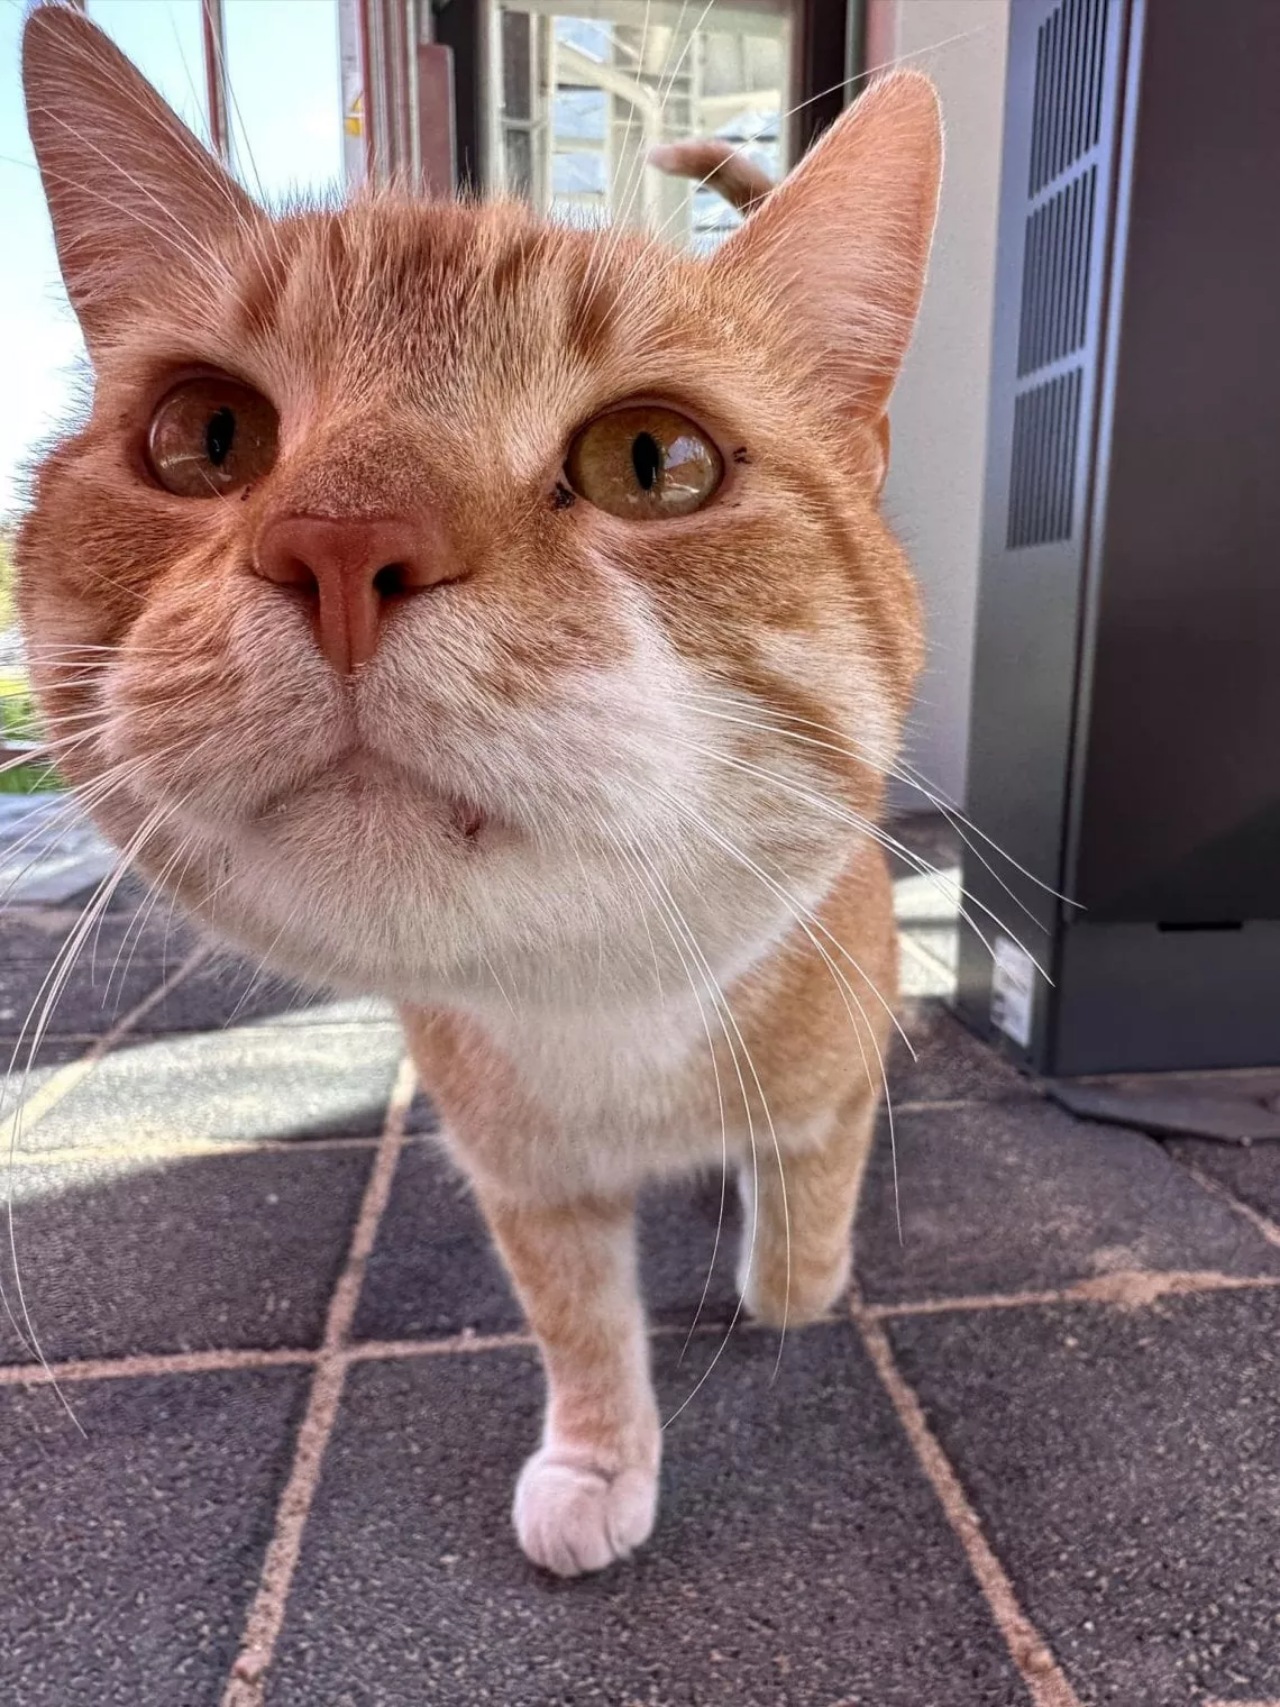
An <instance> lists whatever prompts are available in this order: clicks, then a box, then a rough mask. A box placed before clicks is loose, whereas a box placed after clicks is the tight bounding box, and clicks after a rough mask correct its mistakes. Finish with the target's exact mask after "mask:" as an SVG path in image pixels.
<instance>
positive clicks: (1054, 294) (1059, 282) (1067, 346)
mask: <svg viewBox="0 0 1280 1707" xmlns="http://www.w3.org/2000/svg"><path fill="white" fill-rule="evenodd" d="M1097 176H1098V175H1097V172H1096V170H1095V169H1094V168H1093V167H1092V166H1090V168H1089V170H1088V171H1087V172H1084V173H1082V174H1081V175H1080V176H1079V177H1076V178H1072V180H1071V181H1070V183H1068V184H1067V185H1066V186H1065V188H1063V189H1061V190H1059V191H1058V193H1057V194H1056V195H1055V196H1053V197H1052V198H1051V199H1050V200H1049V201H1047V202H1045V203H1044V205H1043V206H1042V207H1039V208H1037V209H1036V211H1035V212H1034V213H1033V214H1032V215H1031V217H1030V219H1029V220H1028V221H1027V234H1026V244H1025V248H1024V250H1023V259H1022V324H1021V328H1020V331H1019V334H1018V378H1019V379H1022V378H1024V377H1025V376H1026V375H1027V374H1029V373H1034V372H1035V370H1036V369H1037V368H1041V367H1045V366H1046V365H1047V364H1048V363H1049V362H1056V361H1060V360H1061V359H1062V357H1063V356H1069V355H1071V354H1073V353H1074V352H1075V351H1076V350H1078V349H1079V348H1080V346H1081V345H1082V344H1083V343H1084V340H1085V331H1086V328H1087V324H1088V311H1089V255H1090V251H1091V248H1092V243H1093V201H1094V187H1095V184H1096V182H1097Z"/></svg>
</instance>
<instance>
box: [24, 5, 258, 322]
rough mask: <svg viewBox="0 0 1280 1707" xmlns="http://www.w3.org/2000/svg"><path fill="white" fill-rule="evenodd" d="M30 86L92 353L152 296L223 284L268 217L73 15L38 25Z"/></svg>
mask: <svg viewBox="0 0 1280 1707" xmlns="http://www.w3.org/2000/svg"><path fill="white" fill-rule="evenodd" d="M22 82H23V88H24V91H25V93H26V100H27V123H28V125H29V127H30V130H31V142H32V146H33V147H34V149H35V154H36V161H37V163H38V165H39V167H40V176H41V179H42V180H43V182H44V192H45V197H46V199H47V201H48V203H49V214H50V217H51V218H52V220H53V232H54V239H55V241H56V243H57V247H58V261H59V264H60V265H61V268H62V276H63V279H64V281H65V283H66V287H67V294H68V296H69V297H70V298H71V305H72V307H73V308H74V309H75V311H76V314H77V315H78V316H79V319H80V324H81V326H82V327H83V329H84V335H85V341H86V342H87V343H88V345H89V349H90V352H91V353H92V352H93V351H94V349H95V346H97V345H98V344H99V343H100V342H101V341H102V340H104V339H105V338H107V337H108V336H109V335H110V331H111V328H112V327H113V326H114V325H118V324H119V323H120V321H121V319H122V318H127V317H128V313H129V310H130V308H131V307H132V306H136V304H137V301H138V299H139V297H140V295H141V293H142V292H143V290H144V289H148V288H149V289H154V288H156V284H157V281H161V282H168V283H170V284H171V283H172V281H173V279H174V278H175V277H176V276H179V275H181V274H183V273H185V274H187V275H191V274H192V273H193V272H194V273H195V274H196V275H197V276H199V275H201V274H203V275H204V276H209V275H212V274H216V272H217V271H218V268H219V266H220V265H221V262H220V259H219V242H220V241H221V240H223V239H225V236H226V234H227V232H228V231H234V230H235V228H236V227H237V226H238V225H245V224H256V223H258V222H259V221H261V220H263V219H265V217H266V216H265V215H264V214H263V213H262V212H261V210H260V209H259V208H257V207H255V205H254V204H253V202H251V201H250V200H249V198H248V196H246V195H245V193H244V191H243V190H242V189H241V188H240V186H239V185H238V184H237V183H236V182H235V181H234V179H232V178H231V177H230V176H229V175H228V174H227V173H226V172H225V171H224V170H223V168H222V167H221V166H220V165H219V164H218V162H217V161H216V160H215V159H214V158H213V156H212V155H211V154H210V153H209V152H208V150H207V149H206V148H205V147H204V146H203V145H202V144H201V143H200V142H199V141H198V140H197V138H196V137H194V136H193V135H192V133H191V132H190V131H189V130H188V129H187V127H186V126H185V125H184V124H183V123H182V121H181V120H180V119H179V118H178V116H177V115H176V113H174V112H173V111H172V110H171V109H170V108H169V107H167V106H166V105H165V103H164V102H163V101H162V100H161V99H160V97H159V95H157V94H156V92H155V90H154V89H153V88H152V87H151V85H150V84H149V83H148V82H147V80H146V79H145V78H144V77H143V76H142V75H141V73H140V72H138V71H137V70H135V68H134V67H133V65H131V64H130V62H129V61H128V60H127V59H126V58H125V56H124V55H123V54H122V53H121V52H120V50H119V48H117V47H116V46H115V44H114V43H113V42H112V41H111V40H110V38H109V37H108V36H106V35H104V34H103V32H102V31H101V30H100V29H98V28H97V27H96V25H94V24H91V23H90V22H89V20H88V19H87V18H86V17H84V16H83V15H82V14H81V13H80V12H78V11H75V10H73V9H72V8H71V7H70V6H62V5H44V6H39V7H37V8H36V10H35V11H33V12H32V14H31V16H30V17H29V18H28V19H27V25H26V30H25V32H24V34H23V38H22Z"/></svg>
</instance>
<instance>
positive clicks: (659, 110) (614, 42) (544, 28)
mask: <svg viewBox="0 0 1280 1707" xmlns="http://www.w3.org/2000/svg"><path fill="white" fill-rule="evenodd" d="M492 4H493V5H494V12H495V24H496V31H497V53H498V57H499V63H500V66H501V89H500V91H499V92H498V93H497V94H496V95H495V100H496V102H497V111H496V112H494V113H493V114H492V115H491V117H492V121H493V125H494V136H495V141H496V150H495V152H496V157H497V167H496V170H495V172H494V178H495V184H494V188H496V189H502V190H506V191H509V192H511V193H513V194H516V195H523V196H527V197H528V198H529V200H531V201H532V202H533V203H534V205H535V206H536V207H538V208H539V209H540V210H541V211H543V212H547V213H550V214H552V215H553V216H554V217H555V218H558V219H565V220H568V221H571V222H573V223H575V224H577V223H582V224H603V223H610V222H612V223H624V224H630V225H638V226H643V227H645V228H647V229H649V230H651V231H661V232H662V233H663V234H664V235H666V236H668V237H670V238H672V239H673V240H674V241H677V242H685V243H688V244H691V245H692V246H693V247H694V248H696V249H708V248H711V247H712V246H713V245H714V244H715V243H717V242H719V241H720V239H721V237H722V236H723V235H724V233H725V232H726V231H728V230H730V229H731V228H732V227H733V226H734V225H737V224H738V223H739V218H740V216H739V215H738V214H737V213H735V212H734V210H733V209H732V208H730V207H729V206H728V205H727V204H726V203H725V202H723V201H722V200H721V199H720V197H719V196H717V195H715V194H714V193H712V192H710V191H707V190H700V189H697V188H696V187H695V186H694V185H693V184H690V183H685V182H683V181H680V180H675V179H671V178H668V177H666V176H665V175H664V174H663V173H661V172H657V171H655V170H654V169H653V168H652V167H650V166H647V165H646V164H645V157H646V155H647V153H648V150H649V149H650V148H651V147H652V146H653V145H654V144H655V143H658V142H672V141H678V140H680V139H682V138H685V137H690V136H717V137H723V138H725V139H726V140H727V141H730V142H732V143H733V144H734V145H735V146H738V147H741V148H742V149H743V151H744V153H746V154H747V155H748V156H749V157H750V158H752V159H754V160H756V161H757V162H758V163H759V164H760V165H761V166H763V167H764V168H765V170H766V171H768V172H769V173H770V175H771V176H773V177H778V176H780V175H781V171H782V168H783V166H784V164H785V162H784V161H783V158H782V147H783V144H782V134H783V115H784V114H785V113H786V112H787V111H788V109H789V108H790V106H791V104H792V97H791V94H790V90H789V86H788V67H789V64H790V18H789V12H790V8H789V6H788V4H787V0H772V3H771V0H736V3H735V0H711V4H710V5H705V6H704V5H696V4H681V3H677V0H492Z"/></svg>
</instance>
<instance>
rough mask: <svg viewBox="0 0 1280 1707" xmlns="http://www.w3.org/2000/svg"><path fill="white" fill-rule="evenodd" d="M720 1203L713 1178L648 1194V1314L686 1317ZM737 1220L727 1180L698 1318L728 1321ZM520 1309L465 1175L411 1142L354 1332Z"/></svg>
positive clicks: (644, 1223) (429, 1327)
mask: <svg viewBox="0 0 1280 1707" xmlns="http://www.w3.org/2000/svg"><path fill="white" fill-rule="evenodd" d="M719 1208H720V1187H719V1183H718V1180H717V1181H715V1182H712V1181H703V1182H682V1183H681V1184H679V1185H677V1186H673V1187H664V1188H663V1189H662V1190H660V1191H654V1192H652V1193H650V1194H649V1195H648V1196H647V1198H646V1200H645V1202H644V1205H643V1210H642V1215H641V1252H642V1259H643V1260H642V1284H643V1288H644V1296H645V1302H646V1304H647V1305H648V1308H649V1315H650V1318H651V1319H652V1320H653V1321H655V1322H659V1323H671V1324H674V1325H683V1326H692V1324H693V1321H694V1318H695V1315H696V1314H697V1311H698V1304H699V1300H700V1299H701V1298H702V1291H703V1286H704V1283H705V1282H706V1279H707V1272H708V1268H709V1267H710V1264H711V1257H712V1253H713V1251H715V1230H716V1222H717V1218H718V1215H719ZM738 1228H739V1213H738V1202H737V1190H736V1186H732V1185H731V1186H730V1188H729V1190H728V1191H726V1193H725V1224H724V1229H723V1231H722V1233H721V1239H720V1248H719V1251H718V1252H717V1253H716V1263H715V1271H714V1273H713V1275H712V1282H711V1285H710V1286H709V1287H708V1292H707V1298H706V1303H705V1305H704V1307H703V1311H702V1317H701V1319H702V1320H703V1321H706V1322H717V1321H728V1320H729V1318H730V1317H731V1316H732V1314H733V1309H734V1305H735V1304H736V1302H737V1291H736V1288H735V1287H734V1284H733V1271H734V1264H735V1262H736V1259H737V1251H738ZM522 1319H523V1318H522V1317H521V1314H520V1309H519V1306H518V1305H517V1304H516V1302H515V1299H514V1297H513V1296H512V1293H511V1289H510V1287H509V1285H508V1283H507V1280H506V1276H505V1274H504V1273H503V1270H502V1267H501V1264H500V1263H499V1261H498V1258H497V1257H496V1255H495V1254H494V1252H493V1250H492V1248H491V1246H490V1242H489V1236H488V1234H487V1232H486V1231H485V1227H484V1223H483V1221H482V1219H481V1216H480V1212H479V1210H478V1209H477V1208H476V1207H475V1204H474V1202H473V1201H472V1198H471V1193H470V1191H469V1189H468V1188H467V1186H466V1184H465V1183H464V1181H463V1180H462V1178H461V1177H460V1175H459V1174H458V1173H457V1172H456V1170H455V1169H454V1168H453V1167H452V1165H451V1164H450V1163H449V1161H448V1160H447V1159H446V1158H445V1156H444V1155H443V1154H442V1153H441V1152H440V1151H439V1149H438V1148H437V1147H436V1146H435V1145H434V1144H431V1143H429V1142H428V1143H423V1144H413V1145H410V1146H408V1147H407V1148H406V1149H405V1151H404V1152H403V1154H402V1155H401V1158H400V1163H399V1167H398V1168H397V1170H396V1177H395V1182H394V1184H393V1186H392V1191H391V1199H390V1202H389V1204H388V1206H387V1210H386V1213H385V1215H384V1216H383V1219H382V1224H381V1226H380V1227H379V1229H378V1240H377V1244H376V1246H375V1248H374V1251H373V1254H372V1256H371V1257H370V1259H369V1263H368V1266H367V1268H366V1271H365V1283H364V1288H363V1290H362V1292H361V1295H360V1305H359V1309H358V1310H357V1313H356V1321H355V1336H356V1338H357V1339H362V1340H394V1339H421V1338H434V1337H440V1336H443V1335H447V1334H456V1333H461V1332H462V1331H463V1330H464V1329H472V1330H474V1331H475V1332H476V1333H482V1334H492V1333H504V1332H507V1331H509V1330H511V1329H514V1328H518V1327H520V1325H521V1323H522Z"/></svg>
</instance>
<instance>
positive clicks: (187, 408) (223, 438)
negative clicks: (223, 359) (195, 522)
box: [147, 379, 279, 498]
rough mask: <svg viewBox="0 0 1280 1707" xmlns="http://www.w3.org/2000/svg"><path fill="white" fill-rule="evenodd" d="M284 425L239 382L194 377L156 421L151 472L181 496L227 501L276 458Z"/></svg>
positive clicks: (178, 388) (174, 394)
mask: <svg viewBox="0 0 1280 1707" xmlns="http://www.w3.org/2000/svg"><path fill="white" fill-rule="evenodd" d="M278 430H279V421H278V419H277V416H276V412H275V410H274V409H273V408H272V407H271V405H270V403H268V402H267V400H266V398H265V397H262V396H260V395H259V394H258V393H257V392H256V391H251V390H250V389H249V387H248V386H247V385H241V384H239V382H238V381H236V380H234V379H188V380H186V381H184V383H183V384H181V385H177V386H175V387H174V389H173V390H172V391H171V392H170V393H169V395H168V396H167V397H166V398H165V399H164V401H163V403H161V405H160V407H159V408H158V409H157V410H156V412H155V414H154V415H153V416H152V417H151V426H150V429H149V430H148V432H147V460H148V462H150V464H151V472H152V473H153V474H154V475H155V477H156V479H157V480H158V481H159V482H160V484H161V485H162V486H163V487H164V489H165V491H166V492H172V493H174V494H175V495H176V496H177V497H179V498H221V497H224V496H225V495H226V494H227V493H228V492H236V491H239V489H240V488H241V487H243V486H247V485H248V484H249V483H250V481H252V480H258V479H260V478H261V477H262V476H263V475H264V474H266V473H267V472H268V470H269V469H270V468H271V465H272V463H273V462H274V461H275V459H276V438H277V434H278Z"/></svg>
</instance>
